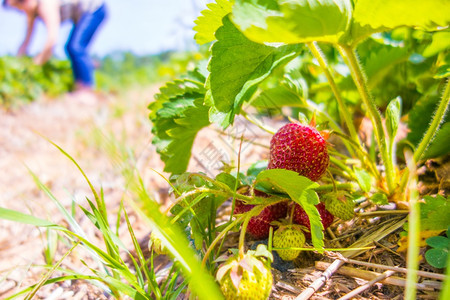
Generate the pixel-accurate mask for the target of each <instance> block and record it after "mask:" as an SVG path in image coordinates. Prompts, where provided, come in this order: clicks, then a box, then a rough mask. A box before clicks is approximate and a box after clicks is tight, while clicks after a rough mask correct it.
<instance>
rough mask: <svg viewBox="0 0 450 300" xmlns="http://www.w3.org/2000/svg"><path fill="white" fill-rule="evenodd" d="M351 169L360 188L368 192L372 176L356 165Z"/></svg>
mask: <svg viewBox="0 0 450 300" xmlns="http://www.w3.org/2000/svg"><path fill="white" fill-rule="evenodd" d="M353 171H354V172H355V176H356V181H357V182H358V185H359V187H360V188H361V190H363V191H364V192H366V193H367V192H369V191H370V188H371V186H372V177H371V176H370V174H369V173H368V172H367V171H366V170H363V169H361V168H357V167H354V168H353Z"/></svg>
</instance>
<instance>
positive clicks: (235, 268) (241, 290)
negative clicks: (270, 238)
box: [216, 245, 273, 300]
mask: <svg viewBox="0 0 450 300" xmlns="http://www.w3.org/2000/svg"><path fill="white" fill-rule="evenodd" d="M260 246H263V247H264V249H265V251H264V252H267V253H268V256H269V255H270V258H271V254H270V252H268V251H267V249H266V248H265V245H258V248H257V250H256V251H248V252H247V253H246V254H244V255H243V257H240V256H234V257H231V258H230V259H228V260H227V261H226V262H225V263H224V264H223V265H222V266H220V267H219V269H218V271H217V274H216V279H217V281H218V282H219V285H220V289H221V290H222V293H223V295H224V297H225V299H227V300H244V299H245V300H250V299H251V300H266V299H268V298H269V295H270V292H271V290H272V283H273V278H272V272H271V269H270V260H268V259H267V257H268V256H257V253H258V251H259V250H261V247H260ZM259 252H260V251H259Z"/></svg>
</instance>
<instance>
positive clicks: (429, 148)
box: [0, 0, 450, 300]
mask: <svg viewBox="0 0 450 300" xmlns="http://www.w3.org/2000/svg"><path fill="white" fill-rule="evenodd" d="M193 21H194V20H193ZM449 26H450V3H449V2H448V1H446V0H431V1H411V0H410V1H403V0H401V1H399V0H397V1H381V0H370V1H369V0H358V1H356V0H355V1H351V0H340V1H328V0H322V1H316V0H308V1H300V0H299V1H283V0H252V1H244V0H235V1H226V0H217V1H216V2H213V3H211V4H208V5H207V7H205V10H203V11H202V13H201V15H200V16H199V17H198V18H197V19H196V20H195V26H194V30H195V32H196V35H195V41H196V42H197V44H198V45H199V50H198V52H195V53H178V54H173V55H171V56H170V58H169V59H167V57H166V58H164V56H160V57H157V58H155V57H153V58H151V59H150V58H133V57H131V56H125V57H124V58H123V60H122V65H121V66H122V69H123V70H124V72H123V73H120V72H118V70H119V69H118V67H117V66H116V65H114V64H113V62H112V60H109V61H108V60H104V61H103V68H102V69H101V70H98V71H97V82H98V84H99V87H100V89H102V90H103V92H102V94H101V96H98V95H97V97H100V100H98V99H97V101H96V102H95V103H96V104H94V106H83V105H85V104H84V102H80V103H81V105H80V106H79V104H80V103H78V102H77V101H79V100H80V99H72V98H70V96H61V94H63V93H64V92H65V91H67V90H70V88H71V87H70V84H71V83H70V80H66V79H61V80H63V81H64V82H66V83H65V85H64V88H63V89H60V90H57V92H55V94H57V95H60V96H56V97H59V99H56V100H53V101H55V102H58V103H59V104H57V105H56V104H55V107H56V108H58V107H59V109H60V110H61V111H60V113H58V112H56V111H55V109H56V108H50V107H51V105H48V103H47V102H45V101H44V100H42V99H43V98H42V97H41V98H39V97H38V96H39V95H40V94H41V92H40V93H39V95H37V94H33V93H31V91H32V90H31V89H27V84H24V83H23V82H20V84H19V83H18V82H19V80H18V79H17V76H18V75H17V74H20V68H19V71H14V72H12V71H8V69H7V68H6V67H5V68H4V71H3V75H2V73H0V75H2V76H3V78H6V79H8V80H9V82H8V81H6V80H3V81H2V83H1V84H2V85H1V89H0V96H1V98H0V99H2V104H3V105H4V106H5V107H11V106H14V105H10V104H11V103H13V102H14V101H17V98H20V97H22V98H26V99H32V100H34V99H36V98H38V100H37V103H32V104H28V105H29V106H25V108H21V109H20V110H12V111H13V114H14V113H17V114H18V116H17V118H16V119H15V118H14V117H11V115H10V113H9V112H8V111H6V110H5V113H4V117H2V120H1V121H0V124H2V122H3V124H2V126H4V127H5V128H10V131H9V132H10V133H9V136H8V131H5V133H3V137H2V140H1V141H0V143H2V144H4V147H5V149H6V150H5V156H6V157H7V158H8V157H9V158H10V159H9V160H8V159H7V160H5V161H4V162H1V161H0V165H4V166H5V167H7V168H8V169H11V170H12V171H11V175H10V177H11V178H16V180H15V181H17V180H19V181H21V180H22V181H23V184H22V186H21V187H20V188H19V189H18V192H14V190H13V188H15V187H16V185H17V183H15V184H12V183H11V182H13V181H14V180H8V176H6V177H5V179H4V180H3V181H1V182H0V183H1V185H0V187H1V188H2V189H5V191H3V190H2V191H1V193H2V198H0V200H2V202H0V219H1V223H0V228H2V230H3V232H4V233H3V234H0V245H2V244H4V245H6V246H3V247H0V249H6V250H7V252H5V253H8V255H7V256H5V258H4V259H3V261H2V262H1V263H0V265H2V266H3V265H4V266H5V267H2V269H1V270H0V272H1V274H2V276H1V277H0V286H2V285H3V288H0V298H5V299H13V298H24V297H25V298H26V299H31V298H33V297H36V298H48V297H54V299H59V298H60V299H67V298H70V297H73V298H77V297H80V298H85V299H91V298H92V299H94V298H102V299H103V298H117V299H129V298H132V299H298V300H300V299H356V298H361V299H387V298H394V299H450V277H449V276H450V275H449V273H448V270H449V266H450V255H448V252H449V249H450V240H449V238H450V198H449V189H450V176H449V172H450V148H449V147H448V141H449V140H450V122H449V121H450V116H449V113H448V109H449V102H450V83H449V78H448V77H449V74H450V29H449ZM0 63H2V64H3V66H6V65H7V64H9V65H8V66H9V67H8V68H13V67H14V68H16V69H17V64H18V63H17V62H14V61H13V58H7V59H2V60H0ZM27 63H29V64H30V63H31V61H30V62H27ZM146 63H149V64H148V65H147V64H146ZM39 68H40V67H36V69H35V71H33V72H34V73H33V74H41V73H39V72H42V74H49V75H46V76H55V75H54V74H55V72H51V70H50V69H49V70H47V71H45V70H44V71H42V70H41V69H39ZM47 68H50V67H47ZM55 68H64V65H63V63H61V64H59V65H54V69H55ZM25 69H27V68H25ZM27 70H28V69H27ZM30 70H33V69H30ZM0 72H1V71H0ZM30 72H31V71H30ZM30 74H31V73H30ZM111 74H116V76H111ZM117 74H124V75H122V76H117ZM132 74H134V75H132ZM14 76H16V77H14ZM33 76H34V75H33ZM35 77H36V78H37V77H39V78H42V76H41V75H39V76H37V75H36V76H35ZM57 78H65V77H62V76H59V77H57ZM41 81H42V80H41ZM50 81H52V80H50ZM33 82H36V80H34V81H33ZM52 82H54V80H53V81H52ZM119 82H120V83H122V85H121V84H119ZM136 82H137V83H139V86H138V87H136V85H134V84H133V83H136ZM20 89H22V90H20ZM24 91H27V92H28V93H25V92H24ZM51 91H52V90H48V91H47V93H46V94H47V95H49V94H50V95H51V94H52V92H51ZM5 99H6V100H5ZM46 101H49V100H46ZM60 103H64V104H63V105H61V104H60ZM66 105H67V106H69V107H70V108H72V109H64V106H66ZM42 106H45V107H46V108H47V109H48V110H47V111H46V110H42V111H41V109H42ZM77 109H78V110H80V111H77ZM36 111H38V112H41V113H42V116H40V115H36V114H35V112H36ZM52 111H53V113H54V116H53V117H55V121H54V122H52V121H50V122H48V124H47V126H45V124H46V123H45V122H44V123H42V124H43V125H39V126H36V127H37V128H35V130H33V129H32V127H33V126H31V125H30V126H29V128H30V131H25V132H26V134H25V133H24V132H22V131H21V130H19V129H14V128H16V127H15V125H17V124H20V123H21V122H26V121H25V120H28V122H31V123H30V124H33V122H32V120H38V119H40V118H42V119H45V120H47V118H48V116H47V117H46V116H45V114H49V113H51V112H52ZM62 112H63V113H62ZM21 113H22V114H23V116H24V117H22V119H21V118H20V114H21ZM56 116H58V117H59V118H61V119H58V118H56ZM64 118H67V120H68V121H67V122H66V121H64ZM48 120H52V119H51V116H50V119H48ZM58 122H59V123H58ZM35 123H36V124H37V121H35ZM12 124H13V125H14V126H13V125H12ZM68 124H72V125H68ZM25 127H26V126H25ZM26 128H28V127H26ZM31 132H33V134H32V135H31V136H32V137H30V134H31ZM36 132H37V134H36ZM69 132H70V134H68V133H69ZM19 136H20V137H21V138H19V139H18V137H19ZM0 137H1V136H0ZM25 137H27V138H25ZM5 141H9V142H5ZM17 145H19V146H17ZM33 145H40V146H39V147H37V146H34V147H33ZM27 147H29V148H28V149H29V150H30V151H26V150H23V149H27ZM39 149H46V150H45V151H42V150H39ZM44 152H49V153H52V154H51V157H47V158H46V160H44V161H45V162H47V163H43V164H42V165H41V164H40V163H38V161H39V160H40V159H44V158H42V157H41V156H40V154H41V155H43V154H44ZM19 154H20V155H19ZM11 158H13V159H11ZM52 161H55V162H54V163H53V164H52V163H51V162H52ZM20 162H22V163H20ZM54 164H57V167H56V168H55V166H54ZM24 165H25V167H24ZM60 166H64V167H60ZM19 168H21V169H20V170H23V171H24V172H23V173H21V171H18V170H19ZM46 169H47V171H46ZM37 170H39V172H38V171H37ZM66 170H67V171H66ZM47 173H48V174H47ZM19 178H28V179H29V181H27V180H25V179H19ZM33 199H34V201H33ZM43 203H45V204H43ZM50 206H51V208H50ZM11 236H17V238H16V240H14V239H12V240H11ZM30 237H34V238H30ZM37 240H39V242H38V241H37ZM21 245H22V246H23V245H25V246H26V245H29V247H28V249H23V248H20V246H21ZM31 245H32V246H31ZM17 249H22V250H23V251H25V253H32V254H28V255H24V258H22V259H18V258H17V253H21V252H20V251H19V250H17ZM31 249H33V250H34V251H31ZM22 250H21V251H22ZM2 251H3V250H2ZM27 256H28V258H29V259H28V260H27V259H26V257H27ZM57 291H58V292H57ZM58 293H59V294H58ZM77 295H78V296H77ZM58 297H59V298H58Z"/></svg>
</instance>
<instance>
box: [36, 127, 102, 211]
mask: <svg viewBox="0 0 450 300" xmlns="http://www.w3.org/2000/svg"><path fill="white" fill-rule="evenodd" d="M40 136H41V137H43V138H44V139H45V140H46V141H48V142H49V143H50V144H52V145H53V146H55V147H56V148H57V149H58V150H59V151H60V152H61V153H62V154H64V156H66V157H67V158H68V159H69V160H70V161H71V162H72V163H73V164H74V165H75V166H76V167H77V169H78V170H79V171H80V173H81V175H82V176H83V177H84V179H85V180H86V182H87V184H88V185H89V188H90V189H91V192H92V194H93V195H94V198H95V201H96V203H97V207H98V209H99V211H100V213H101V214H102V215H103V217H104V218H105V219H107V213H106V207H105V205H104V203H102V201H100V197H99V195H98V193H97V191H96V190H95V188H94V186H93V185H92V183H91V181H90V180H89V178H88V177H87V175H86V173H85V172H84V171H83V169H82V168H81V166H80V165H79V164H78V163H77V161H76V160H75V159H74V158H73V157H72V156H71V155H70V154H69V153H67V152H66V151H64V149H62V148H61V147H60V146H58V145H57V144H55V143H54V142H52V141H51V140H49V139H48V138H47V137H45V136H43V135H40Z"/></svg>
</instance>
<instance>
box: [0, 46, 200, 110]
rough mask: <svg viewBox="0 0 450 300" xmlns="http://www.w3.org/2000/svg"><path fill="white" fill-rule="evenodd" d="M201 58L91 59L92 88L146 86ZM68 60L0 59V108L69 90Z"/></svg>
mask: <svg viewBox="0 0 450 300" xmlns="http://www.w3.org/2000/svg"><path fill="white" fill-rule="evenodd" d="M201 58H203V56H202V54H201V53H200V52H197V51H195V52H180V53H177V52H166V53H161V54H155V55H147V56H137V55H134V54H133V53H131V52H120V53H113V54H109V55H106V56H105V57H95V58H94V63H95V65H96V71H95V82H96V89H97V90H99V91H103V92H108V93H118V92H120V91H124V90H127V89H130V88H133V87H138V86H148V85H150V84H154V83H159V82H162V81H165V80H169V79H170V78H173V77H174V76H175V74H182V73H184V72H186V70H187V67H188V66H189V65H190V64H192V63H193V62H195V61H197V60H199V59H201ZM73 87H74V82H73V76H72V69H71V67H70V61H69V60H66V59H56V58H53V59H51V60H49V61H48V62H47V63H45V64H44V65H42V66H40V65H36V64H34V63H33V60H32V59H31V58H30V57H13V56H3V57H0V105H1V106H3V107H14V106H17V105H20V104H24V103H29V102H32V101H34V100H36V99H38V98H39V97H40V96H41V95H43V94H45V95H47V96H49V97H52V98H53V97H57V96H60V95H63V94H64V93H67V92H70V91H72V90H73Z"/></svg>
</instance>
